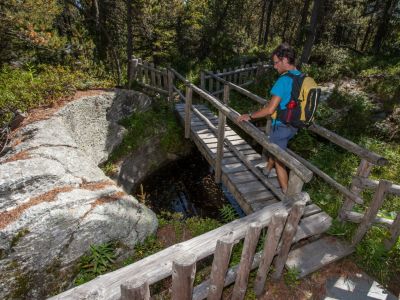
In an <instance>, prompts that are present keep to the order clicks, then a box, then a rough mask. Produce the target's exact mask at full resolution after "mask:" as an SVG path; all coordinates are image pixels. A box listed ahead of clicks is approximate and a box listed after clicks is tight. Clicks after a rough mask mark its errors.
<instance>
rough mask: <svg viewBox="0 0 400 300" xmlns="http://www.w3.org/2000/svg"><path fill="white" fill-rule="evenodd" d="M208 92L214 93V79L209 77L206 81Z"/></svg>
mask: <svg viewBox="0 0 400 300" xmlns="http://www.w3.org/2000/svg"><path fill="white" fill-rule="evenodd" d="M209 73H211V74H212V72H209ZM208 91H209V92H213V91H214V78H213V77H210V78H209V79H208Z"/></svg>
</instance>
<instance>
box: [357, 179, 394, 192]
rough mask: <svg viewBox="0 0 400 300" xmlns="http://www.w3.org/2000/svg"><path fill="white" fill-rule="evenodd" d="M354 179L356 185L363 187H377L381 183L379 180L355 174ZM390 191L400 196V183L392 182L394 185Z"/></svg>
mask: <svg viewBox="0 0 400 300" xmlns="http://www.w3.org/2000/svg"><path fill="white" fill-rule="evenodd" d="M353 181H354V184H355V185H357V186H358V187H359V188H362V189H376V188H377V186H378V184H379V181H377V180H372V179H369V178H362V177H358V176H354V178H353ZM388 193H390V194H394V195H396V196H400V185H397V184H393V183H392V186H391V187H390V188H389V190H388Z"/></svg>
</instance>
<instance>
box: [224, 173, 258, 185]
mask: <svg viewBox="0 0 400 300" xmlns="http://www.w3.org/2000/svg"><path fill="white" fill-rule="evenodd" d="M228 176H229V179H230V180H231V181H232V182H233V183H235V184H236V183H240V182H249V181H253V180H256V177H255V176H254V174H253V173H252V172H250V171H244V172H238V173H233V174H229V175H228Z"/></svg>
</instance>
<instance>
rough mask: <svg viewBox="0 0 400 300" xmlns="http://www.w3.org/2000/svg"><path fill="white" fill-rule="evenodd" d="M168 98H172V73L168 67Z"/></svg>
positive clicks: (170, 99)
mask: <svg viewBox="0 0 400 300" xmlns="http://www.w3.org/2000/svg"><path fill="white" fill-rule="evenodd" d="M167 72H168V98H169V101H172V100H173V96H174V95H173V93H174V73H173V72H172V71H171V70H169V69H168V71H167Z"/></svg>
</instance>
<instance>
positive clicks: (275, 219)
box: [254, 213, 287, 297]
mask: <svg viewBox="0 0 400 300" xmlns="http://www.w3.org/2000/svg"><path fill="white" fill-rule="evenodd" d="M286 217H287V216H286V215H285V214H282V213H279V214H275V215H273V216H272V219H271V223H270V224H269V225H268V231H267V238H266V239H265V242H264V250H263V252H262V255H261V260H260V265H259V267H258V270H257V276H256V279H255V281H254V292H255V293H256V295H257V296H258V297H260V296H261V295H262V294H263V293H264V287H265V281H266V279H267V275H268V271H269V269H270V267H271V263H272V260H273V258H274V256H275V253H276V248H277V247H278V243H279V240H280V238H281V236H282V232H283V227H284V225H285V221H286Z"/></svg>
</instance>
